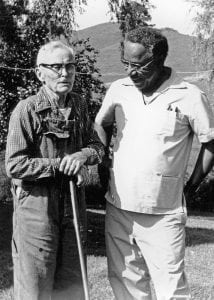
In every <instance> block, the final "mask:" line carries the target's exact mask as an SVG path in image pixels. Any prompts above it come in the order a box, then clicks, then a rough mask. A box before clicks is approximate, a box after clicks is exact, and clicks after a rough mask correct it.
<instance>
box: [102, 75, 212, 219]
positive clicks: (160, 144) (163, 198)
mask: <svg viewBox="0 0 214 300" xmlns="http://www.w3.org/2000/svg"><path fill="white" fill-rule="evenodd" d="M147 100H148V99H147ZM96 122H97V123H98V124H100V125H102V126H103V127H106V126H109V125H110V124H112V123H113V122H116V126H117V136H116V138H115V142H114V147H113V167H112V169H111V170H110V173H111V178H110V184H109V190H108V192H107V194H106V198H107V200H108V201H109V202H111V203H112V204H113V205H115V206H116V207H118V208H121V209H124V210H128V211H134V212H140V213H152V214H170V213H175V212H182V211H183V208H184V203H183V195H182V194H183V185H184V176H185V173H186V168H187V163H188V160H189V155H190V151H191V147H192V141H193V136H194V134H195V135H196V136H197V137H198V139H199V141H200V142H201V143H206V142H209V141H210V140H212V139H213V138H214V117H213V113H212V110H211V107H210V104H209V102H208V100H207V98H206V95H205V94H204V93H203V92H202V91H201V90H200V89H199V88H198V87H196V86H195V85H193V84H190V83H188V82H186V81H184V80H183V79H181V78H179V76H178V75H177V74H176V73H175V72H174V71H172V74H171V77H170V78H169V79H168V80H167V81H165V82H164V84H163V85H162V86H161V87H160V88H159V89H158V90H157V91H156V92H155V93H154V94H153V95H152V97H150V98H149V102H148V103H147V104H145V97H144V95H143V94H142V92H140V91H139V90H138V89H137V88H136V87H135V86H134V84H133V82H132V81H131V79H130V78H123V79H120V80H117V81H115V82H114V83H113V84H112V85H111V86H110V88H109V90H108V92H107V94H106V96H105V98H104V100H103V104H102V107H101V109H100V111H99V113H98V115H97V118H96Z"/></svg>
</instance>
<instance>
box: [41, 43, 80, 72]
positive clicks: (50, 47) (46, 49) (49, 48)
mask: <svg viewBox="0 0 214 300" xmlns="http://www.w3.org/2000/svg"><path fill="white" fill-rule="evenodd" d="M59 48H61V49H67V50H68V51H69V52H70V53H71V55H72V56H73V57H74V56H75V53H74V50H73V48H71V47H69V46H67V45H66V44H64V43H62V42H61V41H51V42H48V43H47V44H45V45H43V46H42V47H41V48H40V49H39V52H38V54H37V59H36V64H37V66H38V65H39V64H41V63H45V61H46V58H47V54H51V53H52V52H53V51H54V50H56V49H59Z"/></svg>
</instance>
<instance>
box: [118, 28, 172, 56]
mask: <svg viewBox="0 0 214 300" xmlns="http://www.w3.org/2000/svg"><path fill="white" fill-rule="evenodd" d="M125 41H129V42H132V43H139V44H141V45H143V46H144V47H145V48H146V49H148V51H151V54H152V55H153V56H154V57H155V58H160V57H161V58H162V59H163V61H164V60H165V59H166V57H167V53H168V49H169V47H168V42H167V38H166V37H165V36H164V35H163V34H162V33H161V31H160V30H158V29H155V28H152V27H148V26H139V27H137V28H135V29H133V30H131V31H129V32H128V33H127V34H126V37H125V40H124V41H123V44H124V42H125Z"/></svg>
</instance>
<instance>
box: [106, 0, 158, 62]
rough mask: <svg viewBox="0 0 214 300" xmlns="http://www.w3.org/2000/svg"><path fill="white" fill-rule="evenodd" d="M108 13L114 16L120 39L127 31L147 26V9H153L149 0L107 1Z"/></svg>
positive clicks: (149, 18) (148, 19) (121, 46)
mask: <svg viewBox="0 0 214 300" xmlns="http://www.w3.org/2000/svg"><path fill="white" fill-rule="evenodd" d="M109 7H110V11H111V12H112V13H113V14H114V15H115V16H116V19H117V22H118V23H119V29H120V31H121V35H122V39H124V38H125V35H126V33H127V32H128V31H130V30H132V29H134V28H136V27H138V26H148V22H149V21H150V20H151V16H150V14H149V9H150V8H151V7H153V6H152V5H151V4H150V3H149V0H140V1H138V2H137V1H132V0H122V1H120V0H109ZM120 48H121V56H123V43H122V42H121V44H120Z"/></svg>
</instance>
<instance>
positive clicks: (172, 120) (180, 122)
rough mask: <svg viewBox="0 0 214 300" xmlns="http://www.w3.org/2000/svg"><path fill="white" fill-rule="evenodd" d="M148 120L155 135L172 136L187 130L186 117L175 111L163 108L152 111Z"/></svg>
mask: <svg viewBox="0 0 214 300" xmlns="http://www.w3.org/2000/svg"><path fill="white" fill-rule="evenodd" d="M152 115H153V116H152V119H151V120H152V121H150V123H152V124H151V127H152V131H153V132H154V134H157V135H165V136H173V135H175V134H176V133H179V132H181V131H182V132H183V131H186V130H187V126H188V121H187V120H186V117H185V116H184V115H183V114H181V113H177V112H175V111H170V110H165V111H160V112H154V113H152Z"/></svg>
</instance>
